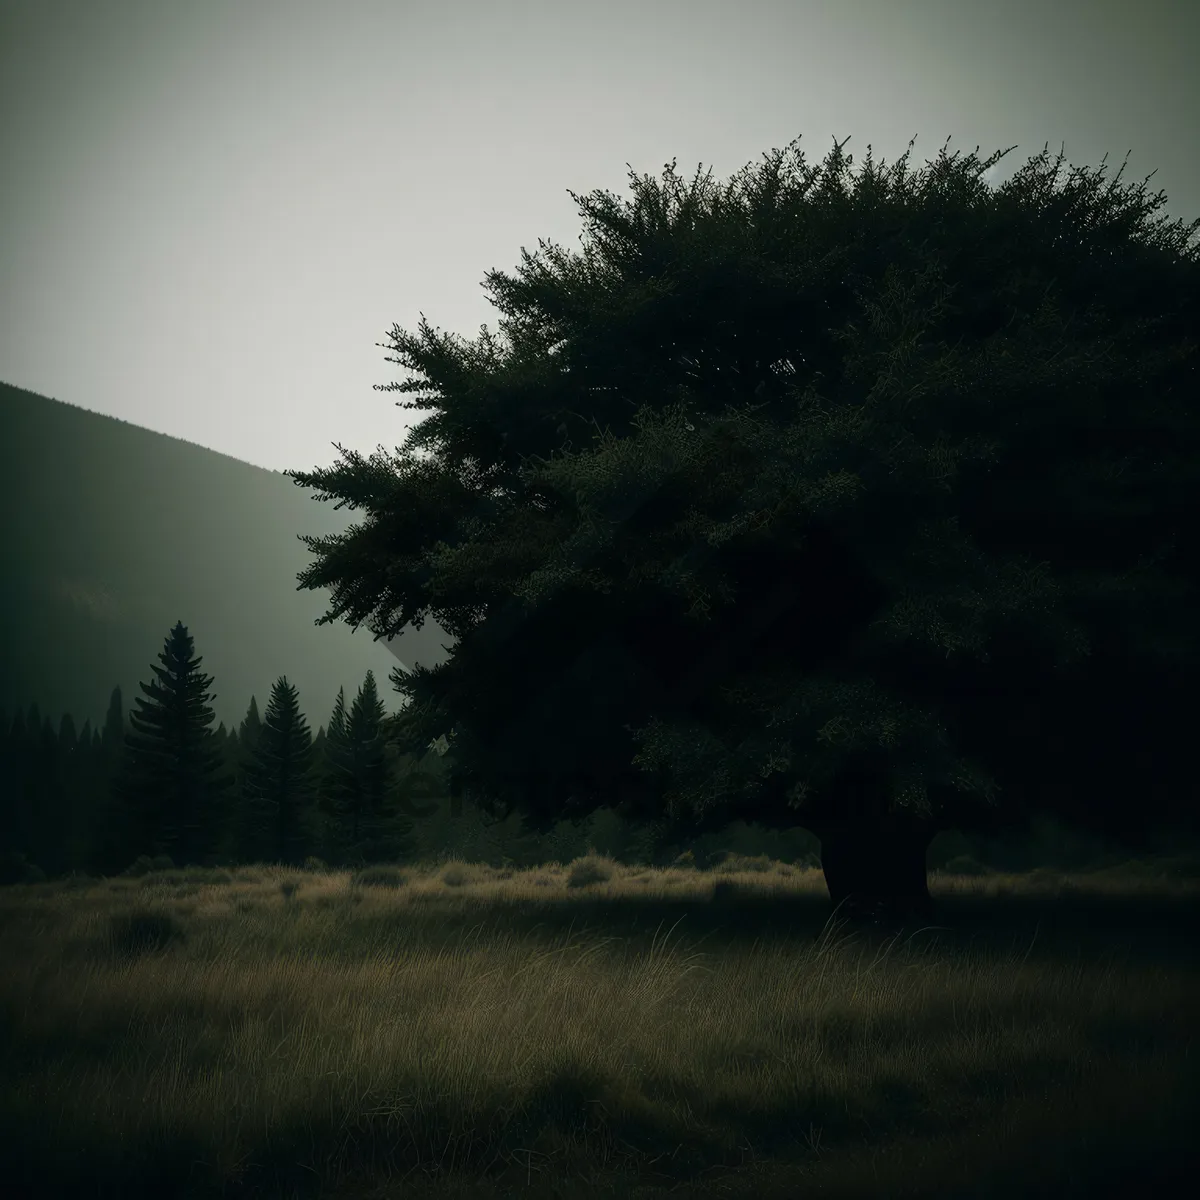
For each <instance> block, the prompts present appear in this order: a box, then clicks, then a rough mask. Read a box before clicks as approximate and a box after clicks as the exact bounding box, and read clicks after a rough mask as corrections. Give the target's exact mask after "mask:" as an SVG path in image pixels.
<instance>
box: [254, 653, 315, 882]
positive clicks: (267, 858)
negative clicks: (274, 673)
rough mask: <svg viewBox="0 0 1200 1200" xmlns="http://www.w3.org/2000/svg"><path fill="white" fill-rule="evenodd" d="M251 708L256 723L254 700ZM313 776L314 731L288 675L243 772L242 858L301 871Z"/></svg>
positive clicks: (309, 837) (308, 846)
mask: <svg viewBox="0 0 1200 1200" xmlns="http://www.w3.org/2000/svg"><path fill="white" fill-rule="evenodd" d="M250 703H251V712H252V713H253V715H254V717H255V718H256V719H257V717H258V712H257V709H256V708H255V706H254V700H253V698H252V699H251V702H250ZM247 720H249V717H247ZM244 727H245V726H243V728H244ZM313 771H314V760H313V738H312V732H311V730H310V729H309V727H308V722H307V720H306V719H305V717H304V714H303V713H301V711H300V703H299V694H298V693H297V691H296V689H295V687H293V686H292V685H291V684H290V683H288V681H287V677H286V676H280V678H279V679H277V680H276V681H275V684H274V686H273V687H272V689H271V698H270V700H269V701H268V703H267V712H266V716H265V718H264V719H263V720H262V722H261V723H260V726H259V728H258V729H257V731H256V732H255V734H254V738H253V742H252V749H251V751H250V757H249V759H248V761H247V764H246V770H245V778H244V783H243V804H244V806H245V816H246V833H247V835H248V836H247V838H246V844H245V850H244V853H245V854H246V856H247V857H249V858H250V860H251V861H258V862H277V863H285V864H288V865H291V866H299V865H301V864H302V863H303V862H304V860H305V858H306V857H307V856H308V855H309V853H310V852H311V850H312V842H313V840H314V831H313V828H312V813H311V805H312V800H313V794H314V783H315V780H314V775H313Z"/></svg>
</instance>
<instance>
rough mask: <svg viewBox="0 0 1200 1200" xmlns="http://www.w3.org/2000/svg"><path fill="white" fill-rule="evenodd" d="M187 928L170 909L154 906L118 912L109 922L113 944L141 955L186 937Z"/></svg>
mask: <svg viewBox="0 0 1200 1200" xmlns="http://www.w3.org/2000/svg"><path fill="white" fill-rule="evenodd" d="M184 936H185V935H184V930H183V927H182V926H181V925H180V924H179V922H178V921H177V920H176V919H175V918H174V917H173V916H171V914H170V913H165V912H154V911H152V910H150V909H135V910H134V911H133V912H127V913H115V914H114V915H113V916H112V918H111V919H110V922H109V945H110V946H111V948H112V949H113V950H114V951H115V952H116V953H117V954H121V955H139V954H146V953H153V952H155V951H158V950H162V949H165V948H166V947H167V946H169V945H170V944H171V943H172V942H176V941H183V940H184Z"/></svg>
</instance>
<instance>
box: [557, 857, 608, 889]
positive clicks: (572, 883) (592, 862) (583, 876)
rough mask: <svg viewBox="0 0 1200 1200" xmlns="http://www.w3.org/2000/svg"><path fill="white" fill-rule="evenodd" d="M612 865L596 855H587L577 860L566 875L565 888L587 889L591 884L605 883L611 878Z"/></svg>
mask: <svg viewBox="0 0 1200 1200" xmlns="http://www.w3.org/2000/svg"><path fill="white" fill-rule="evenodd" d="M612 873H613V869H612V863H611V862H610V861H609V860H607V859H604V858H600V857H599V856H597V855H594V854H589V855H585V856H584V857H583V858H577V859H576V860H575V861H574V862H573V863H572V864H571V870H570V872H569V873H568V875H567V887H569V888H577V887H589V886H590V885H591V884H593V883H607V882H608V881H609V880H610V879H611V878H612Z"/></svg>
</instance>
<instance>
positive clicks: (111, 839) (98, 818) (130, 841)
mask: <svg viewBox="0 0 1200 1200" xmlns="http://www.w3.org/2000/svg"><path fill="white" fill-rule="evenodd" d="M128 732H129V726H128V722H127V719H126V716H125V710H124V705H123V703H122V698H121V689H120V687H114V688H113V690H112V693H111V694H110V696H109V700H108V709H107V711H106V712H105V715H104V727H103V729H102V730H97V731H96V735H95V736H96V739H98V743H99V744H98V747H97V750H98V758H97V791H96V794H95V796H94V798H93V816H92V820H91V830H90V832H91V837H90V842H91V847H92V849H91V861H92V867H93V869H95V870H97V871H99V872H101V873H103V874H105V875H112V874H116V873H117V872H118V871H121V870H123V869H124V868H125V867H127V866H128V865H129V864H130V863H131V862H132V861H133V860H134V859H135V858H136V857H137V855H138V854H140V853H143V852H144V850H143V849H140V848H139V846H138V841H137V837H136V834H135V831H134V825H133V815H132V813H131V812H130V811H129V806H128V804H127V803H126V801H125V798H124V797H123V796H122V795H121V793H120V786H119V780H120V777H121V772H122V768H123V766H124V764H125V736H126V734H127V733H128Z"/></svg>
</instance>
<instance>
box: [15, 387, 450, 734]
mask: <svg viewBox="0 0 1200 1200" xmlns="http://www.w3.org/2000/svg"><path fill="white" fill-rule="evenodd" d="M309 466H310V464H297V468H298V469H307V468H308V467H309ZM0 472H2V474H0V478H2V479H3V480H4V485H5V486H4V489H3V494H2V496H0V522H2V524H0V528H2V529H3V530H4V570H3V579H2V582H0V708H2V709H3V711H4V712H5V713H6V714H9V715H11V713H12V711H13V709H14V708H15V707H16V706H17V705H20V706H22V707H25V706H28V705H29V704H30V703H31V702H33V701H36V702H37V703H38V705H39V707H40V709H41V711H42V713H43V715H46V714H49V715H52V716H54V717H55V720H56V721H57V719H58V717H59V716H60V715H61V714H62V713H64V712H70V713H71V715H72V716H73V717H74V719H75V722H76V725H77V727H78V726H81V725H82V724H83V722H84V720H87V719H89V718H90V719H91V721H92V722H93V724H95V723H96V722H98V721H102V720H103V718H104V714H105V710H106V708H107V705H108V699H109V695H110V693H111V691H112V688H113V687H114V686H115V685H117V684H119V685H120V686H121V690H122V695H123V697H124V701H125V705H126V708H127V709H128V708H129V707H131V706H132V703H133V699H134V697H135V696H139V695H141V694H142V692H141V690H140V689H139V687H138V683H139V682H148V681H150V680H151V679H152V678H153V673H152V671H151V664H152V663H154V664H157V662H158V657H157V656H158V654H159V653H160V652H161V650H162V648H163V642H164V640H165V639H166V636H167V633H168V632H169V630H170V629H171V627H172V626H173V625H174V624H175V622H176V621H183V623H184V624H185V625H186V626H187V627H188V630H189V632H190V633H191V634H192V636H193V637H194V639H195V645H196V653H197V654H199V655H200V656H202V658H203V662H202V664H201V670H202V671H204V672H205V673H206V674H209V675H212V676H213V677H214V682H213V685H212V690H213V692H214V693H215V699H214V700H213V701H212V707H213V708H214V710H215V712H216V715H217V720H219V721H224V722H225V723H226V725H231V724H233V723H235V722H238V721H240V720H241V718H242V717H243V716H244V715H245V712H246V708H247V706H248V705H249V703H250V697H251V695H254V696H256V697H257V699H258V704H259V710H260V712H261V711H262V710H263V709H264V708H265V706H266V703H267V699H268V697H269V695H270V691H271V685H272V684H273V683H274V682H275V680H276V679H277V678H278V677H279V676H280V675H286V676H287V677H288V679H289V681H290V682H292V683H293V684H294V685H295V686H296V687H297V688H298V689H299V693H300V705H301V709H302V710H303V711H304V712H305V714H306V715H307V716H308V719H309V723H310V724H311V725H312V727H313V729H314V730H315V729H316V727H317V725H319V724H322V723H324V722H325V721H326V720H327V719H328V717H329V713H330V711H331V709H332V707H333V702H334V699H335V697H336V694H337V690H338V688H339V687H345V689H346V692H347V699H348V700H349V699H350V698H352V697H353V695H354V693H355V692H356V691H357V689H358V687H359V686H360V685H361V683H362V681H363V678H364V676H365V675H366V672H367V671H368V670H373V671H374V672H375V677H376V681H377V683H378V684H379V690H380V694H381V696H382V697H383V699H384V703H385V704H386V705H387V708H388V710H389V711H392V712H394V711H396V710H397V709H398V707H399V702H400V697H399V696H398V695H397V694H396V693H395V692H394V691H393V690H392V686H391V684H390V683H389V681H388V674H389V672H390V671H391V670H392V669H394V668H395V667H396V665H397V662H398V661H399V662H400V663H401V665H402V666H410V665H411V664H412V662H413V661H419V662H421V663H422V664H424V665H426V666H434V665H436V664H438V663H440V662H444V661H445V659H446V658H447V657H448V653H447V651H445V650H444V649H443V648H442V645H443V643H444V644H445V645H446V646H451V645H452V644H453V639H451V638H450V637H449V636H448V635H447V634H446V633H445V632H444V631H443V630H441V629H440V628H439V627H438V625H437V624H436V622H434V621H433V620H432V619H427V620H426V622H425V624H424V626H423V628H422V629H421V630H419V631H416V630H406V631H405V632H404V634H403V635H402V636H401V637H399V638H395V639H393V640H392V642H391V643H390V645H389V644H387V643H384V642H374V641H373V640H372V636H371V634H370V632H369V631H368V630H367V629H366V628H365V627H364V628H361V629H359V630H358V631H357V632H354V631H352V630H351V629H350V627H349V626H348V625H345V624H343V623H341V622H339V623H337V624H335V625H322V626H319V627H318V626H316V625H315V624H314V622H315V621H316V619H317V618H318V617H320V616H321V615H322V614H323V613H324V612H325V610H326V608H327V607H328V600H329V594H328V592H326V591H324V590H319V591H309V590H303V591H300V590H297V584H296V575H297V573H298V572H300V571H302V570H303V569H304V568H305V567H306V566H308V565H309V564H310V563H311V562H313V561H314V559H313V556H312V554H311V553H310V552H309V551H308V549H307V548H306V547H305V545H304V544H303V543H302V542H301V541H300V540H299V538H298V537H297V535H298V534H301V533H303V534H313V535H316V536H325V535H328V534H334V533H342V532H344V531H345V530H346V529H347V528H348V527H349V526H350V525H351V524H353V523H354V521H355V520H356V514H355V513H352V512H350V511H349V510H348V509H341V510H340V511H339V510H335V509H334V507H333V504H332V502H330V503H319V502H317V501H315V500H314V493H313V491H312V490H311V489H307V488H298V487H296V485H295V484H294V483H293V482H292V480H291V479H290V478H288V477H287V476H285V475H283V474H276V473H275V472H272V471H268V470H265V469H264V468H261V467H255V466H252V465H250V464H248V463H244V462H241V461H239V460H238V459H234V458H230V457H228V456H226V455H223V454H218V453H216V452H215V451H212V450H207V449H205V448H203V447H201V446H197V445H194V444H192V443H190V442H185V441H182V440H181V439H178V438H172V437H168V436H166V435H165V434H160V433H153V432H151V431H150V430H148V429H143V428H141V427H140V426H137V425H131V424H129V423H128V422H125V421H121V420H117V419H116V418H113V417H106V416H102V415H100V414H98V413H93V412H89V411H87V410H86V409H82V408H77V407H74V406H73V405H69V404H64V403H61V402H59V401H57V400H50V399H47V398H46V397H44V396H39V395H37V394H36V393H33V392H29V391H25V390H23V389H21V388H16V387H12V386H10V385H8V384H0ZM401 656H402V657H401Z"/></svg>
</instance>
